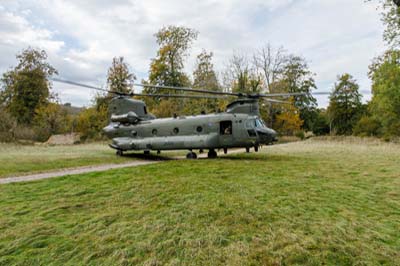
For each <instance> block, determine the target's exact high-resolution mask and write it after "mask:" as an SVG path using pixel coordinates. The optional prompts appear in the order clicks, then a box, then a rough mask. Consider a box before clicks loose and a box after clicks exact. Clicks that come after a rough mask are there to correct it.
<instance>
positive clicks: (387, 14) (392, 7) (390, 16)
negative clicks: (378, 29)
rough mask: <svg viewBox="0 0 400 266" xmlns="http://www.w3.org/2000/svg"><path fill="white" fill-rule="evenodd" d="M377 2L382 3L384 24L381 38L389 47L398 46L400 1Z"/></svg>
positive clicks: (381, 0)
mask: <svg viewBox="0 0 400 266" xmlns="http://www.w3.org/2000/svg"><path fill="white" fill-rule="evenodd" d="M369 1H371V0H369ZM379 2H380V3H381V5H382V21H383V23H384V25H385V30H384V32H383V39H384V40H385V42H386V43H387V44H388V45H389V46H391V47H400V1H399V0H379Z"/></svg>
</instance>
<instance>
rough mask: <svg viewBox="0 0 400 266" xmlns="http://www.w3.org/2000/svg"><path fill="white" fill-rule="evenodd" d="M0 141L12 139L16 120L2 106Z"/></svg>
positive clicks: (0, 112) (0, 109)
mask: <svg viewBox="0 0 400 266" xmlns="http://www.w3.org/2000/svg"><path fill="white" fill-rule="evenodd" d="M0 117H1V121H0V142H10V141H14V129H15V127H16V126H17V122H16V120H15V119H14V118H13V117H12V116H11V114H10V113H8V112H7V111H6V110H5V109H4V108H0Z"/></svg>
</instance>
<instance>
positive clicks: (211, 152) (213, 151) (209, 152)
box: [207, 150, 217, 159]
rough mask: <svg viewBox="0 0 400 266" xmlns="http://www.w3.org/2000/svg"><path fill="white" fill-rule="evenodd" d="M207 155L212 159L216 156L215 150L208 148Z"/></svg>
mask: <svg viewBox="0 0 400 266" xmlns="http://www.w3.org/2000/svg"><path fill="white" fill-rule="evenodd" d="M207 156H208V158H210V159H214V158H217V153H216V152H215V150H209V151H208V154H207Z"/></svg>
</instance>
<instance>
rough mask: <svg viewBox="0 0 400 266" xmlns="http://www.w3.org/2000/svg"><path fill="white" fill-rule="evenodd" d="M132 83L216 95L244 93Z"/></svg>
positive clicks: (147, 86) (146, 86) (145, 86)
mask: <svg viewBox="0 0 400 266" xmlns="http://www.w3.org/2000/svg"><path fill="white" fill-rule="evenodd" d="M132 85H133V86H140V87H144V88H155V89H160V90H175V91H188V92H198V93H208V94H216V95H230V96H241V95H242V94H241V93H234V92H223V91H212V90H202V89H193V88H190V87H175V86H163V85H152V84H140V83H133V84H132Z"/></svg>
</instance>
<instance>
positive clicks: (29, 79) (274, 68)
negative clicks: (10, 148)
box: [0, 1, 400, 141]
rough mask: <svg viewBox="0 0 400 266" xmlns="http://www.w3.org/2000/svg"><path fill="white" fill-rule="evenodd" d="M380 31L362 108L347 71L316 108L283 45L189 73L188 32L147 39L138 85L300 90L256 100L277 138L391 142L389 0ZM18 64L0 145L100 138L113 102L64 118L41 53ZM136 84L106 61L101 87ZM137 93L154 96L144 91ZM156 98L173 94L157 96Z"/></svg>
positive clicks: (0, 98) (200, 64)
mask: <svg viewBox="0 0 400 266" xmlns="http://www.w3.org/2000/svg"><path fill="white" fill-rule="evenodd" d="M382 17H383V19H382V20H383V22H384V23H385V25H386V30H385V33H384V40H385V41H386V42H387V44H388V46H389V48H388V50H387V51H386V52H385V53H384V54H383V55H382V56H380V57H378V58H375V59H373V61H372V62H371V65H370V67H369V77H370V79H371V80H372V94H373V96H372V100H371V101H370V102H368V103H366V104H363V103H362V94H361V93H360V90H359V85H358V84H357V81H356V80H355V79H354V78H353V77H352V76H351V75H350V74H348V73H344V74H341V75H339V76H338V78H337V81H336V83H335V84H334V86H333V88H332V92H331V94H330V96H329V106H328V107H327V108H318V105H317V101H316V99H315V97H314V96H313V95H312V92H313V91H315V90H316V89H317V86H316V84H315V80H314V78H315V73H313V72H312V71H311V70H310V69H309V66H308V62H307V60H306V59H305V58H303V57H301V56H298V55H294V54H292V53H290V52H288V51H287V50H285V49H284V48H283V47H277V48H276V47H273V46H272V45H271V44H269V43H267V44H266V45H264V46H263V47H260V48H259V49H257V50H255V51H253V52H252V53H250V54H243V53H238V52H236V53H234V54H233V55H232V56H231V58H230V59H229V60H227V65H226V67H225V69H224V70H223V71H222V72H220V73H218V72H217V71H216V70H215V69H214V64H213V53H212V52H210V51H207V50H202V52H201V53H200V54H199V55H197V57H196V64H195V67H194V70H193V72H192V73H191V74H189V73H186V72H185V61H186V59H187V57H188V56H189V52H190V48H191V46H192V44H193V43H194V42H195V41H196V39H197V37H198V34H199V33H198V32H197V31H196V30H194V29H191V28H186V27H178V26H167V27H163V28H161V29H160V30H159V31H158V32H157V33H156V34H155V35H154V36H155V39H156V42H157V44H158V50H157V52H156V56H155V58H153V59H152V60H151V62H150V66H149V75H148V78H147V79H144V80H141V81H140V82H141V83H143V84H155V85H164V86H177V87H193V88H196V89H207V90H215V91H225V92H242V93H258V92H263V93H280V92H290V93H295V92H301V93H303V94H302V95H301V96H295V97H291V98H290V99H287V101H288V102H290V104H275V103H270V102H263V101H261V102H260V106H261V113H262V117H263V119H264V120H265V121H266V123H267V124H268V126H270V127H272V128H274V129H276V130H277V131H278V132H280V133H281V134H283V135H298V136H301V137H302V136H303V135H304V132H313V133H314V134H315V135H324V134H336V135H351V134H354V135H360V136H378V137H384V138H387V139H390V138H392V137H396V136H399V135H400V75H399V74H400V73H399V72H400V50H399V49H398V48H399V45H400V37H399V36H400V32H399V29H400V9H399V7H398V6H397V5H396V4H395V3H394V2H392V1H382ZM17 60H18V64H17V66H15V67H14V68H11V69H10V70H9V71H7V72H6V73H4V74H3V75H2V78H1V87H0V115H1V117H2V122H3V123H1V124H0V141H12V140H16V139H19V138H28V139H33V140H37V141H43V140H45V139H47V138H48V137H49V136H50V135H52V134H60V133H67V132H80V133H81V134H82V136H83V138H84V139H96V138H101V129H102V128H103V127H104V126H105V125H106V124H107V122H108V115H109V114H108V111H107V108H108V103H109V101H110V99H111V98H112V97H113V96H114V95H112V94H110V93H99V94H97V95H96V97H94V99H93V104H92V106H90V107H88V108H85V109H84V110H83V111H82V112H80V113H79V114H78V115H73V114H70V113H69V112H68V110H67V109H66V108H65V106H63V105H61V104H60V101H59V99H58V96H57V95H56V94H54V93H52V92H51V86H52V83H51V82H50V81H49V78H50V77H52V76H53V75H57V74H58V72H57V70H56V69H55V68H54V67H52V66H51V65H50V64H49V63H48V62H47V55H46V52H45V51H43V50H39V49H34V48H28V49H26V50H24V51H22V52H21V53H20V54H18V55H17ZM136 79H137V77H136V75H135V74H134V73H132V71H131V70H130V67H129V65H128V63H127V62H126V61H125V59H124V57H115V58H113V59H112V63H111V66H110V67H109V69H108V72H107V86H108V89H110V90H112V91H119V92H130V91H131V90H132V86H131V85H132V83H133V82H134V81H135V80H136ZM143 92H144V93H149V94H151V93H157V90H156V89H154V88H151V87H146V88H144V91H143ZM163 93H176V92H173V91H167V92H165V91H163ZM143 100H145V101H146V104H147V106H148V109H149V110H150V111H151V112H152V113H154V114H155V115H156V116H158V117H169V116H172V115H174V114H181V115H191V114H199V113H201V112H206V113H210V112H216V111H218V110H223V109H224V108H225V106H226V105H227V104H228V101H227V100H225V99H223V100H222V99H175V98H146V99H143Z"/></svg>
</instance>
